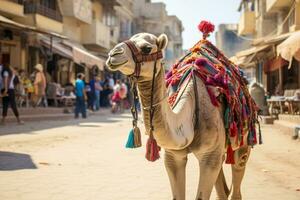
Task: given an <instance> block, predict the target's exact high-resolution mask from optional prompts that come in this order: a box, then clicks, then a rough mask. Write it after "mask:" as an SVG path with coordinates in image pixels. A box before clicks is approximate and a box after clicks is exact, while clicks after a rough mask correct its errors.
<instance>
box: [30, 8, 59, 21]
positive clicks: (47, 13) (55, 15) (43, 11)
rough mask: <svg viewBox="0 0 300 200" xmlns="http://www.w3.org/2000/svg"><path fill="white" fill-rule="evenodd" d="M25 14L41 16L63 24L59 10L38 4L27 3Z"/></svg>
mask: <svg viewBox="0 0 300 200" xmlns="http://www.w3.org/2000/svg"><path fill="white" fill-rule="evenodd" d="M25 14H39V15H42V16H44V17H47V18H50V19H53V20H55V21H58V22H62V20H63V18H62V15H61V13H60V12H59V11H58V10H53V9H50V8H48V7H46V6H43V5H41V4H38V3H25Z"/></svg>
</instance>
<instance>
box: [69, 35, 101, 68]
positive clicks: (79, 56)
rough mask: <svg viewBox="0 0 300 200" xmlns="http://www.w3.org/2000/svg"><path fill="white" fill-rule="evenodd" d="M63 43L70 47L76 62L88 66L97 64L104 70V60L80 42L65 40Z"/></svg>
mask: <svg viewBox="0 0 300 200" xmlns="http://www.w3.org/2000/svg"><path fill="white" fill-rule="evenodd" d="M63 44H65V45H67V46H69V47H71V48H72V53H73V61H74V62H75V63H77V64H84V65H86V66H87V67H89V68H92V67H93V66H97V67H98V68H99V69H100V70H104V65H105V60H103V59H101V58H99V57H97V56H95V55H93V54H91V53H90V52H88V50H87V49H85V48H84V47H83V46H81V45H80V44H76V43H73V42H70V41H67V40H64V41H63Z"/></svg>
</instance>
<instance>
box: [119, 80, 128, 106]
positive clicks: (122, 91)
mask: <svg viewBox="0 0 300 200" xmlns="http://www.w3.org/2000/svg"><path fill="white" fill-rule="evenodd" d="M127 93H128V88H127V85H126V84H125V82H124V81H123V80H120V97H121V103H120V109H121V112H123V111H124V109H125V105H126V98H127Z"/></svg>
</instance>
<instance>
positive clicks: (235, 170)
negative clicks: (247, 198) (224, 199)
mask: <svg viewBox="0 0 300 200" xmlns="http://www.w3.org/2000/svg"><path fill="white" fill-rule="evenodd" d="M250 151H251V148H250V147H248V146H245V147H241V148H240V149H238V150H236V151H235V152H234V159H235V164H234V165H231V169H232V189H233V191H232V196H231V200H242V194H241V184H242V180H243V178H244V174H245V170H246V164H247V161H248V158H249V155H250Z"/></svg>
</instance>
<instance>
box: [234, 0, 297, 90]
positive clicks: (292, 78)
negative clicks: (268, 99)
mask: <svg viewBox="0 0 300 200" xmlns="http://www.w3.org/2000/svg"><path fill="white" fill-rule="evenodd" d="M239 10H240V12H241V19H240V22H239V34H240V35H243V37H248V38H251V43H252V47H251V48H249V49H247V50H245V51H241V52H238V53H237V54H236V56H235V59H236V60H238V62H239V63H242V67H243V68H246V69H251V70H252V71H254V73H252V76H253V79H255V80H256V81H257V82H259V83H261V84H263V86H264V87H265V89H266V91H267V92H268V93H269V94H270V95H279V94H281V95H282V94H283V93H284V91H285V90H291V89H298V88H300V75H299V72H300V70H299V69H300V68H299V67H300V65H299V61H298V60H297V59H295V56H294V54H293V53H295V52H293V53H291V54H293V55H291V56H289V58H284V57H283V54H282V53H281V49H278V46H279V45H281V44H283V43H284V41H285V40H288V39H289V38H290V37H294V35H295V34H297V32H298V31H299V30H300V26H299V25H300V2H299V1H298V0H296V1H292V0H251V1H248V0H243V1H241V2H240V9H239ZM252 38H253V39H252ZM282 48H283V47H282ZM287 48H289V47H287Z"/></svg>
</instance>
